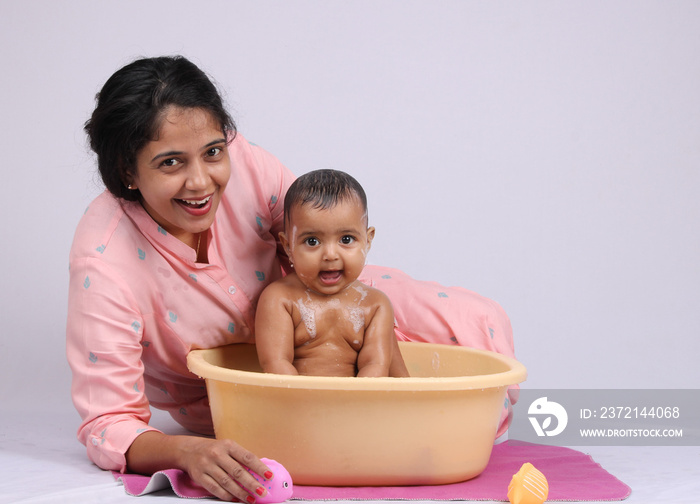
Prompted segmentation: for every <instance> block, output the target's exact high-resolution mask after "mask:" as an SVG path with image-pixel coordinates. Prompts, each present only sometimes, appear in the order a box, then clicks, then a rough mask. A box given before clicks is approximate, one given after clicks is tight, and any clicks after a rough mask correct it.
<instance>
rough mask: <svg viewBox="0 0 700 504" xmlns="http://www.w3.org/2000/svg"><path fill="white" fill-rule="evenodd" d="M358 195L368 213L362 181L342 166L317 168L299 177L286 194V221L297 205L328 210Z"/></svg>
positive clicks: (357, 197) (356, 197)
mask: <svg viewBox="0 0 700 504" xmlns="http://www.w3.org/2000/svg"><path fill="white" fill-rule="evenodd" d="M351 199H357V201H359V203H360V204H361V205H362V209H363V210H364V213H365V215H366V214H367V195H366V194H365V190H364V189H363V188H362V186H361V185H360V183H359V182H358V181H357V180H356V179H355V178H354V177H352V176H351V175H348V174H347V173H345V172H343V171H340V170H331V169H323V170H314V171H311V172H308V173H305V174H304V175H302V176H300V177H299V178H298V179H296V180H295V181H294V182H293V183H292V185H291V186H289V189H288V190H287V195H286V196H285V198H284V221H285V223H287V222H288V220H289V217H290V212H291V210H292V208H294V207H295V206H297V205H299V206H303V205H310V206H311V208H314V209H320V210H327V209H329V208H332V207H334V206H335V205H337V204H338V203H340V202H342V201H347V200H351Z"/></svg>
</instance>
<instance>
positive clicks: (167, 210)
mask: <svg viewBox="0 0 700 504" xmlns="http://www.w3.org/2000/svg"><path fill="white" fill-rule="evenodd" d="M230 175H231V161H230V159H229V156H228V146H227V143H226V137H225V136H224V134H223V132H222V130H221V125H219V124H218V123H217V122H216V121H215V120H214V118H213V117H212V116H211V114H210V113H209V112H207V111H205V110H201V109H183V108H178V107H171V108H169V109H167V113H166V114H165V117H164V119H163V121H162V123H161V126H160V129H159V131H158V134H157V135H156V137H155V140H152V141H150V142H149V143H147V144H146V146H145V147H144V148H143V149H142V150H141V151H140V152H139V154H138V156H137V160H136V173H134V174H133V175H132V178H133V180H132V181H129V182H130V183H131V184H132V187H133V188H135V189H138V190H139V191H140V193H141V204H142V205H143V207H144V208H145V209H146V211H147V212H148V214H149V215H150V216H151V217H152V218H153V220H155V221H156V222H157V223H158V224H160V225H161V227H162V228H163V229H165V230H166V231H167V232H168V233H170V234H172V235H173V236H175V237H176V238H178V239H179V240H180V241H182V242H183V243H186V244H187V245H189V246H191V247H193V248H195V247H196V244H197V243H198V240H196V239H195V235H197V234H198V233H201V232H203V231H206V230H207V229H209V227H210V226H211V225H212V223H213V222H214V217H215V215H216V210H217V208H218V206H219V201H221V195H222V193H223V191H224V189H225V188H226V184H227V183H228V180H229V177H230Z"/></svg>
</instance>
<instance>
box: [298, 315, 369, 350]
mask: <svg viewBox="0 0 700 504" xmlns="http://www.w3.org/2000/svg"><path fill="white" fill-rule="evenodd" d="M368 318H369V315H368V313H367V311H366V309H364V308H361V307H337V308H328V307H325V308H324V309H319V308H318V307H317V308H316V309H310V310H303V309H302V310H300V311H298V312H297V313H296V314H295V316H294V317H293V319H294V346H295V347H301V346H317V345H338V344H343V343H344V344H347V345H350V346H352V347H354V348H359V347H361V346H362V341H363V336H364V332H365V327H366V324H367V321H368Z"/></svg>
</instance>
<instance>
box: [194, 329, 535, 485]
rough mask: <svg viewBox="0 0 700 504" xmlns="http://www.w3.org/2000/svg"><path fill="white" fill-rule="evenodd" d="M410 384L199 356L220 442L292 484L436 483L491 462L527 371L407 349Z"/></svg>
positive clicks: (197, 369)
mask: <svg viewBox="0 0 700 504" xmlns="http://www.w3.org/2000/svg"><path fill="white" fill-rule="evenodd" d="M400 346H401V353H402V354H403V357H404V360H405V361H406V365H407V366H408V370H409V372H410V373H411V377H410V378H338V377H316V376H284V375H275V374H266V373H262V372H261V369H260V364H259V363H258V359H257V354H256V351H255V346H253V345H245V344H242V345H229V346H224V347H219V348H213V349H209V350H193V351H192V352H190V354H189V355H188V358H187V364H188V366H189V368H190V370H191V371H192V372H193V373H195V374H197V375H198V376H200V377H202V378H205V379H206V383H207V391H208V394H209V401H210V403H211V411H212V417H213V421H214V429H215V431H216V436H217V438H220V439H225V438H230V439H233V440H235V441H236V442H237V443H239V444H241V445H242V446H244V447H246V448H248V449H249V450H251V451H252V452H253V453H255V454H256V455H258V456H259V457H267V458H270V459H274V460H277V461H278V462H280V463H281V464H282V465H284V466H285V467H286V468H287V470H288V471H289V472H290V474H291V476H292V479H293V481H294V483H295V484H300V485H327V486H370V485H387V486H388V485H392V486H393V485H430V484H444V483H455V482H458V481H464V480H467V479H470V478H473V477H475V476H477V475H479V474H480V473H481V472H482V471H483V470H484V469H485V468H486V464H487V463H488V460H489V457H490V455H491V448H492V446H493V441H494V437H495V434H496V430H497V428H498V425H497V424H498V421H499V418H500V413H501V408H502V407H503V403H504V400H505V394H506V390H507V388H508V386H509V385H513V384H516V383H520V382H522V381H524V380H525V378H526V376H527V373H526V371H525V366H523V365H522V364H521V363H519V362H518V361H516V360H514V359H511V358H508V357H505V356H503V355H500V354H497V353H494V352H487V351H484V350H475V349H471V348H464V347H458V346H447V345H434V344H428V343H401V344H400Z"/></svg>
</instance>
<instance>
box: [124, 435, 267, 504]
mask: <svg viewBox="0 0 700 504" xmlns="http://www.w3.org/2000/svg"><path fill="white" fill-rule="evenodd" d="M126 458H127V466H128V468H129V470H130V471H133V472H138V473H144V474H153V473H154V472H156V471H160V470H163V469H172V468H177V469H182V470H183V471H185V472H187V474H189V475H190V478H192V480H193V481H195V482H196V483H197V484H199V485H201V486H202V487H203V488H204V489H206V490H207V491H208V492H210V493H211V494H212V495H214V496H216V497H218V498H219V499H221V500H225V501H233V500H240V501H242V502H248V503H250V504H252V503H254V502H255V497H256V496H260V497H262V496H263V495H265V494H266V490H265V488H264V487H263V486H261V485H260V483H259V482H258V481H257V480H256V479H255V478H254V477H253V476H252V475H251V474H250V473H249V472H248V471H247V470H246V467H249V468H250V469H251V470H252V471H254V472H255V473H257V474H259V475H261V476H263V477H264V478H265V479H270V478H271V477H272V472H271V471H270V469H269V468H268V467H267V466H266V465H265V464H263V463H262V462H260V460H259V459H258V458H257V457H256V456H255V455H253V454H252V453H251V452H249V451H248V450H246V449H245V448H243V447H242V446H240V445H238V444H237V443H235V442H234V441H231V440H229V439H220V440H219V439H210V438H200V437H196V436H168V435H166V434H162V433H160V432H155V431H148V432H144V433H143V434H141V435H140V436H139V437H137V438H136V439H135V440H134V442H133V443H132V445H131V447H130V448H129V450H128V452H127V454H126Z"/></svg>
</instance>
